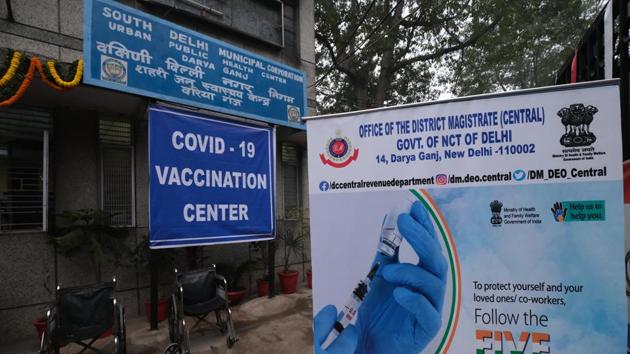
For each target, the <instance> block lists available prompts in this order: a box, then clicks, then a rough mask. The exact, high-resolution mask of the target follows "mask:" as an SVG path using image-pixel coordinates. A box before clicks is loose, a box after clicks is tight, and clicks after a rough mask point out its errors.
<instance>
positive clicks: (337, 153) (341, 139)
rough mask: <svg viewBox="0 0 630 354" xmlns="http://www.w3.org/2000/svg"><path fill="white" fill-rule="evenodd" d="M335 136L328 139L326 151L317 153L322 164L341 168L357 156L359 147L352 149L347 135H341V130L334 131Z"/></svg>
mask: <svg viewBox="0 0 630 354" xmlns="http://www.w3.org/2000/svg"><path fill="white" fill-rule="evenodd" d="M336 135H337V136H336V137H334V138H331V139H328V142H327V143H326V152H325V153H324V154H319V158H320V159H321V160H322V163H323V164H324V165H329V166H331V167H334V168H343V167H346V166H348V165H349V164H350V163H351V162H352V161H354V160H356V159H357V158H358V157H359V149H353V148H352V143H351V142H350V139H348V137H347V136H342V135H341V131H339V130H338V131H337V132H336Z"/></svg>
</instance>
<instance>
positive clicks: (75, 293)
mask: <svg viewBox="0 0 630 354" xmlns="http://www.w3.org/2000/svg"><path fill="white" fill-rule="evenodd" d="M113 299H114V283H105V284H101V285H98V286H95V287H72V288H65V289H60V290H59V292H58V293H57V308H58V311H59V317H58V319H57V327H56V328H55V330H54V332H53V333H52V337H53V338H54V340H55V341H58V342H75V341H80V340H86V339H90V338H94V337H97V336H100V335H101V334H103V333H104V332H105V331H107V330H108V329H110V328H111V327H112V325H113V324H114V311H112V301H113Z"/></svg>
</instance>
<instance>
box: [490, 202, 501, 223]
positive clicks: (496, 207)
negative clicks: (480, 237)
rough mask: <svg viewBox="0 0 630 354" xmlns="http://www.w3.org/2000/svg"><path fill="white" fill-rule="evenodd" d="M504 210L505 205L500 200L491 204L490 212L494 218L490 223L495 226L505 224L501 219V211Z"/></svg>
mask: <svg viewBox="0 0 630 354" xmlns="http://www.w3.org/2000/svg"><path fill="white" fill-rule="evenodd" d="M502 208H503V203H501V202H500V201H498V200H495V201H493V202H492V203H490V211H491V212H492V217H491V218H490V223H491V224H492V225H494V226H499V225H501V223H502V222H503V218H502V217H501V209H502Z"/></svg>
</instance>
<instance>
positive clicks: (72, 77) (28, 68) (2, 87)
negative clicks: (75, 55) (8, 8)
mask: <svg viewBox="0 0 630 354" xmlns="http://www.w3.org/2000/svg"><path fill="white" fill-rule="evenodd" d="M7 50H8V52H7ZM0 52H1V54H0V56H1V57H3V58H4V60H3V61H0V66H1V67H2V68H3V69H4V68H6V71H5V72H4V74H3V75H2V77H1V78H0V107H3V106H8V105H11V104H13V103H15V102H16V101H17V100H19V99H20V98H21V97H22V96H23V95H24V92H26V89H27V88H28V87H29V86H30V84H31V82H32V80H33V75H34V73H35V70H37V71H39V73H40V77H41V79H42V81H43V82H44V83H45V84H46V85H48V86H50V87H52V88H54V89H55V90H59V91H67V90H70V89H73V88H75V87H77V86H78V85H79V84H80V83H81V79H82V77H83V59H79V60H75V61H74V62H73V63H72V64H62V63H57V62H54V61H52V60H49V61H47V62H46V65H42V62H41V61H40V60H39V58H38V57H30V56H28V55H26V54H23V53H21V52H19V51H17V50H11V49H5V48H0ZM0 72H1V71H0Z"/></svg>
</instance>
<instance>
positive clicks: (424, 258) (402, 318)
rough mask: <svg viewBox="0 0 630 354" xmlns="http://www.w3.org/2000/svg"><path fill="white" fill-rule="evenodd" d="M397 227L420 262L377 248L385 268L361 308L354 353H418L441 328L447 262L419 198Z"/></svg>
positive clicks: (377, 255) (372, 283) (371, 287)
mask: <svg viewBox="0 0 630 354" xmlns="http://www.w3.org/2000/svg"><path fill="white" fill-rule="evenodd" d="M398 229H399V230H400V233H401V235H402V236H403V238H404V239H405V240H407V242H408V243H409V245H411V247H412V248H413V250H414V251H415V252H416V253H417V254H418V257H419V263H418V264H417V265H414V264H408V263H402V264H401V263H399V261H398V254H396V255H395V257H387V256H384V255H382V254H380V253H378V252H377V254H376V257H375V258H374V262H380V263H381V268H380V269H379V271H378V273H377V275H376V277H375V278H374V280H372V282H371V284H370V292H369V293H368V295H367V296H366V298H365V300H364V302H363V304H362V305H361V307H360V308H359V314H358V319H357V323H356V326H357V330H358V332H359V338H358V346H357V349H356V351H355V354H417V353H420V352H421V351H422V350H423V349H424V348H425V347H426V346H427V344H428V343H429V342H430V341H431V340H432V339H433V337H435V335H436V334H437V333H438V331H439V330H440V326H441V322H442V319H441V317H442V316H441V311H442V304H443V303H444V291H445V287H446V277H447V271H448V265H447V263H446V259H445V258H444V256H443V255H442V250H441V247H440V244H439V242H438V240H437V238H436V235H435V230H434V229H433V224H432V223H431V220H430V218H429V215H428V213H427V211H426V210H425V209H424V206H422V204H421V203H420V202H415V203H414V204H413V205H412V206H411V211H410V212H409V214H401V215H399V216H398Z"/></svg>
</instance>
